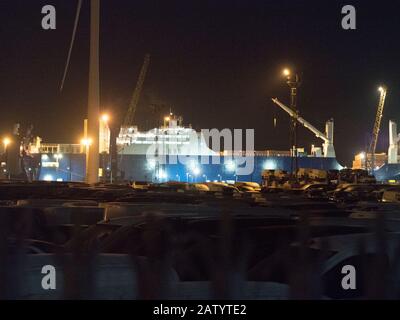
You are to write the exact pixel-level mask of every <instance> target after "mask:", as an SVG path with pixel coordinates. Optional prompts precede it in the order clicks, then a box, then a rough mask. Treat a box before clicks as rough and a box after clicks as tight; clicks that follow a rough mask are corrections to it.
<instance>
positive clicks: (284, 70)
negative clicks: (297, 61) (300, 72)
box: [282, 68, 290, 77]
mask: <svg viewBox="0 0 400 320" xmlns="http://www.w3.org/2000/svg"><path fill="white" fill-rule="evenodd" d="M282 74H283V75H284V76H285V77H288V76H290V70H289V69H287V68H286V69H283V71H282Z"/></svg>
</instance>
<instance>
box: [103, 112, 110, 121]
mask: <svg viewBox="0 0 400 320" xmlns="http://www.w3.org/2000/svg"><path fill="white" fill-rule="evenodd" d="M101 120H103V121H104V122H108V120H110V116H109V115H108V114H106V113H105V114H103V115H102V116H101Z"/></svg>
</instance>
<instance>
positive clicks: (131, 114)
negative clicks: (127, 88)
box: [122, 54, 150, 128]
mask: <svg viewBox="0 0 400 320" xmlns="http://www.w3.org/2000/svg"><path fill="white" fill-rule="evenodd" d="M149 64H150V55H149V54H146V55H145V56H144V61H143V65H142V68H141V69H140V73H139V77H138V80H137V83H136V87H135V90H134V91H133V94H132V98H131V101H130V103H129V107H128V111H127V112H126V115H125V118H124V121H123V123H122V126H123V127H125V128H126V127H129V126H132V125H133V124H134V121H135V112H136V109H137V105H138V102H139V98H140V94H141V92H142V89H143V83H144V80H145V78H146V74H147V70H148V68H149Z"/></svg>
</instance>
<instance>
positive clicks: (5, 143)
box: [3, 138, 11, 147]
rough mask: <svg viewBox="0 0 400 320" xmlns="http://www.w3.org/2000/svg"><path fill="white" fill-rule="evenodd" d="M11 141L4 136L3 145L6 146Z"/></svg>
mask: <svg viewBox="0 0 400 320" xmlns="http://www.w3.org/2000/svg"><path fill="white" fill-rule="evenodd" d="M10 143H11V140H10V139H9V138H4V139H3V144H4V146H5V147H7V146H8V145H9V144H10Z"/></svg>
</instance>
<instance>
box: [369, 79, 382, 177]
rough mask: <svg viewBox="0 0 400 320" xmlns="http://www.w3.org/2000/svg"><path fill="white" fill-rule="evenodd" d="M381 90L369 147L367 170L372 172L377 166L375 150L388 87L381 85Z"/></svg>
mask: <svg viewBox="0 0 400 320" xmlns="http://www.w3.org/2000/svg"><path fill="white" fill-rule="evenodd" d="M378 90H379V92H380V97H379V104H378V108H377V111H376V117H375V123H374V129H373V131H372V139H371V142H370V145H369V148H368V152H367V156H366V159H367V170H368V171H370V172H373V170H374V168H375V150H376V144H377V142H378V137H379V130H380V128H381V120H382V115H383V108H384V106H385V98H386V92H387V88H386V87H384V86H381V87H379V89H378ZM368 154H369V155H370V158H369V157H368Z"/></svg>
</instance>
